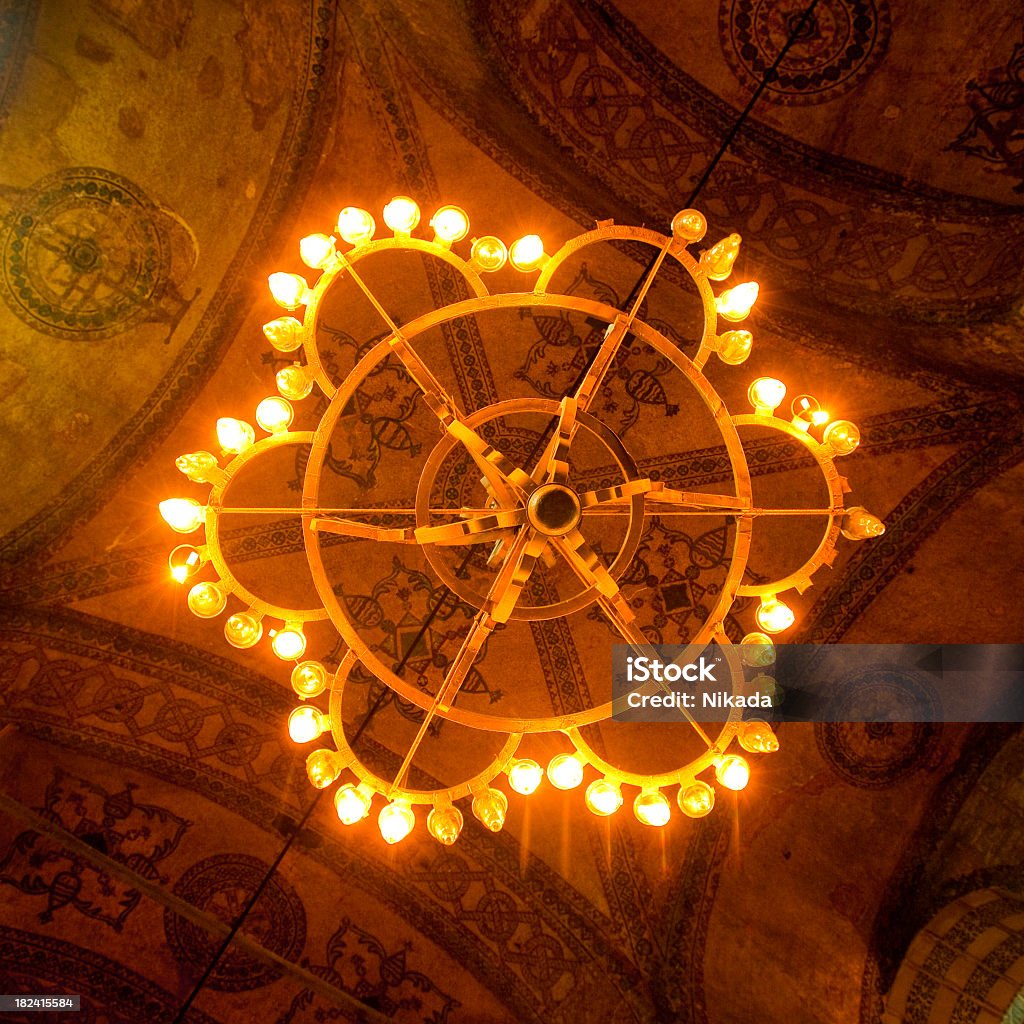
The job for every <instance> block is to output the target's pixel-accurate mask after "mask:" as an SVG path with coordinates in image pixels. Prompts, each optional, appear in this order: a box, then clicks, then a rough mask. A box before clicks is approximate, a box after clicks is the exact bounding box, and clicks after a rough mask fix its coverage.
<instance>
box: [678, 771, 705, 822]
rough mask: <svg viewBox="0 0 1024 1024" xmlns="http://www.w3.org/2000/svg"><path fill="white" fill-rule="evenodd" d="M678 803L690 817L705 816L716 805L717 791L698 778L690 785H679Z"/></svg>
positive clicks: (680, 808)
mask: <svg viewBox="0 0 1024 1024" xmlns="http://www.w3.org/2000/svg"><path fill="white" fill-rule="evenodd" d="M676 803H677V804H679V810H681V811H682V812H683V814H685V815H686V816H687V817H688V818H703V817H704V816H705V815H707V814H710V813H711V809H712V808H713V807H714V806H715V791H714V790H713V789H712V788H711V787H710V786H709V785H708V784H707V783H706V782H701V781H700V780H699V779H698V780H697V781H696V782H693V783H691V784H690V785H689V786H680V787H679V795H678V796H677V797H676Z"/></svg>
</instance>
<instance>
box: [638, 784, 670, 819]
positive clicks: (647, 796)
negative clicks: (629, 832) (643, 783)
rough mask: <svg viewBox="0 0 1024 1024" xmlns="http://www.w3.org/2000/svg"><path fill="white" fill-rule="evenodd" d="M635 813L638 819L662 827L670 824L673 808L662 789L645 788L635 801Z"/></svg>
mask: <svg viewBox="0 0 1024 1024" xmlns="http://www.w3.org/2000/svg"><path fill="white" fill-rule="evenodd" d="M633 813H634V814H635V815H636V817H637V821H639V822H641V823H643V824H644V825H652V826H654V827H655V828H661V827H662V826H663V825H667V824H668V819H669V818H670V817H671V816H672V808H671V806H669V802H668V799H667V797H666V796H665V794H664V793H662V792H661V790H658V789H652V790H644V791H643V792H642V793H640V794H639V795H638V796H637V798H636V799H635V800H634V801H633Z"/></svg>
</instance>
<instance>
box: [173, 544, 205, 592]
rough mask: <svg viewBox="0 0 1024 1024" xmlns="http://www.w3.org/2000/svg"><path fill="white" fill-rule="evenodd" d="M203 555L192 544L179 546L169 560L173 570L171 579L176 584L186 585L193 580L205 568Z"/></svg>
mask: <svg viewBox="0 0 1024 1024" xmlns="http://www.w3.org/2000/svg"><path fill="white" fill-rule="evenodd" d="M203 561H204V559H203V555H202V552H201V551H200V550H199V548H194V547H192V545H191V544H179V545H178V546H177V547H176V548H175V549H174V550H173V551H172V552H171V554H170V557H169V558H168V559H167V565H168V566H169V568H170V570H171V579H172V580H174V582H175V583H184V582H185V581H186V580H189V579H191V578H192V577H193V576H195V574H196V573H197V572H199V570H200V569H201V568H202V567H203Z"/></svg>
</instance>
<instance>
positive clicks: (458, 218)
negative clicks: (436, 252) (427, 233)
mask: <svg viewBox="0 0 1024 1024" xmlns="http://www.w3.org/2000/svg"><path fill="white" fill-rule="evenodd" d="M430 226H431V227H432V228H433V229H434V241H435V242H440V243H441V244H442V245H451V244H452V243H454V242H461V241H462V239H464V238H465V237H466V235H468V234H469V217H468V216H467V215H466V211H465V210H463V209H462V207H461V206H442V207H441V209H440V210H438V211H437V213H435V214H434V216H433V217H431V218H430Z"/></svg>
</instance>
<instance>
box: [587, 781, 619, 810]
mask: <svg viewBox="0 0 1024 1024" xmlns="http://www.w3.org/2000/svg"><path fill="white" fill-rule="evenodd" d="M583 799H584V801H585V802H586V805H587V807H589V808H590V810H591V811H593V813H594V814H596V815H598V816H599V817H602V818H606V817H607V816H608V815H609V814H614V813H615V812H616V811H617V810H618V809H619V808H620V807H621V806H622V790H621V789H619V787H618V786H616V785H615V783H614V782H609V781H608V780H607V779H594V781H593V782H592V783H591V784H590V785H589V786H587V792H586V794H585V795H584V797H583Z"/></svg>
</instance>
